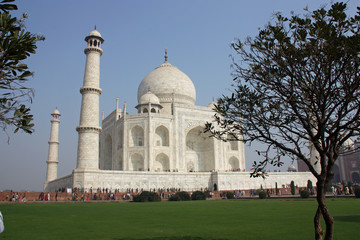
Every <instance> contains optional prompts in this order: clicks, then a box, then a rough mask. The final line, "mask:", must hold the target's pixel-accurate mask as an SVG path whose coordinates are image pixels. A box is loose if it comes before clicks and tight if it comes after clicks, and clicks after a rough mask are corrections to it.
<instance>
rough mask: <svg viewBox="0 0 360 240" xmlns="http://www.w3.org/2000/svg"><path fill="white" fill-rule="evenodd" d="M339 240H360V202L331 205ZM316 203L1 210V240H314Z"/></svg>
mask: <svg viewBox="0 0 360 240" xmlns="http://www.w3.org/2000/svg"><path fill="white" fill-rule="evenodd" d="M327 203H328V206H329V209H330V211H331V212H332V214H333V216H334V218H335V237H334V239H347V240H349V239H359V238H360V199H354V198H349V199H328V200H327ZM315 210H316V202H315V200H314V199H308V200H301V199H299V200H291V199H288V200H287V199H267V200H260V199H253V200H247V199H240V200H218V201H189V202H155V203H132V202H97V203H91V202H84V203H73V202H71V203H70V202H69V203H34V204H2V205H0V211H1V212H2V213H3V215H4V221H5V231H4V232H3V233H2V234H0V239H47V240H48V239H111V240H125V239H137V240H165V239H174V240H230V239H314V237H313V236H314V234H313V223H312V222H313V216H314V213H315Z"/></svg>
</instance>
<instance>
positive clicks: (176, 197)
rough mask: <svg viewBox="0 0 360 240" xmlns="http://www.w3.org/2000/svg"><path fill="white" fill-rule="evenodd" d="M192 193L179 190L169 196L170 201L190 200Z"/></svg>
mask: <svg viewBox="0 0 360 240" xmlns="http://www.w3.org/2000/svg"><path fill="white" fill-rule="evenodd" d="M189 200H190V195H189V194H188V193H187V192H177V193H175V194H174V195H172V196H171V197H170V198H169V201H189Z"/></svg>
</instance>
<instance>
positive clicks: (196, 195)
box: [191, 191, 206, 200]
mask: <svg viewBox="0 0 360 240" xmlns="http://www.w3.org/2000/svg"><path fill="white" fill-rule="evenodd" d="M191 200H206V194H205V193H204V192H200V191H196V192H193V194H192V195H191Z"/></svg>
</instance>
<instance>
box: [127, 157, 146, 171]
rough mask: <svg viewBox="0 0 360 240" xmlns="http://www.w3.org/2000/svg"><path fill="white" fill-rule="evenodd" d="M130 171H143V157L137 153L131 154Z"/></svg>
mask: <svg viewBox="0 0 360 240" xmlns="http://www.w3.org/2000/svg"><path fill="white" fill-rule="evenodd" d="M130 170H131V171H144V158H143V156H141V155H140V154H138V153H134V154H132V155H131V166H130Z"/></svg>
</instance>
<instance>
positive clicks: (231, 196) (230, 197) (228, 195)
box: [226, 192, 235, 199]
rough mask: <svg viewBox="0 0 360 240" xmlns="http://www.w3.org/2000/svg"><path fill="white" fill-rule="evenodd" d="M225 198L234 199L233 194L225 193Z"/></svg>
mask: <svg viewBox="0 0 360 240" xmlns="http://www.w3.org/2000/svg"><path fill="white" fill-rule="evenodd" d="M226 198H227V199H234V198H235V196H234V192H227V193H226Z"/></svg>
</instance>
